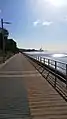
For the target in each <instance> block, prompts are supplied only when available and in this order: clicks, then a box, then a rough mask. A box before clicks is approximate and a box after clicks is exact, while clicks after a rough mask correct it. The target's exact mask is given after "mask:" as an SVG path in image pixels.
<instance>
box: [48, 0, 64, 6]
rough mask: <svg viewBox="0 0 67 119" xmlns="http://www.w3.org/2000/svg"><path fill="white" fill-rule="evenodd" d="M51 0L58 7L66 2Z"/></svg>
mask: <svg viewBox="0 0 67 119" xmlns="http://www.w3.org/2000/svg"><path fill="white" fill-rule="evenodd" d="M49 2H50V4H52V5H53V6H56V7H60V6H62V5H63V4H64V0H49Z"/></svg>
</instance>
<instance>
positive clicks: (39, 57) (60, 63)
mask: <svg viewBox="0 0 67 119" xmlns="http://www.w3.org/2000/svg"><path fill="white" fill-rule="evenodd" d="M29 56H32V57H33V58H35V57H36V58H37V57H38V59H43V60H44V59H45V60H47V62H46V61H45V63H48V60H50V61H53V62H54V63H55V62H57V64H58V63H59V65H64V66H65V68H62V67H61V66H57V68H59V69H61V70H65V75H66V65H67V63H64V62H61V61H58V60H54V59H52V58H49V57H42V56H38V55H37V56H34V55H29ZM49 64H51V65H52V63H49ZM52 66H55V65H54V64H53V65H52ZM57 68H56V69H57ZM54 69H55V68H54ZM60 72H61V71H60Z"/></svg>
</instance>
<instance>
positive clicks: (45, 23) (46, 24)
mask: <svg viewBox="0 0 67 119" xmlns="http://www.w3.org/2000/svg"><path fill="white" fill-rule="evenodd" d="M52 23H53V22H51V21H44V22H42V21H41V20H36V21H35V22H33V25H34V26H37V25H39V24H40V26H50V25H51V24H52Z"/></svg>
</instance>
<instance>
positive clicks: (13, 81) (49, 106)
mask: <svg viewBox="0 0 67 119" xmlns="http://www.w3.org/2000/svg"><path fill="white" fill-rule="evenodd" d="M0 119H67V102H66V101H65V100H64V99H63V98H62V97H61V96H60V95H59V94H58V93H57V92H56V91H55V90H54V89H53V88H52V86H51V85H50V84H49V83H48V82H47V81H46V80H45V79H44V78H43V77H42V76H41V74H39V72H38V71H37V70H36V69H35V68H34V66H33V65H32V64H31V63H30V62H29V59H27V58H26V57H25V56H23V55H22V54H17V55H15V56H14V57H13V58H11V60H9V62H7V63H6V64H5V65H3V67H1V68H0Z"/></svg>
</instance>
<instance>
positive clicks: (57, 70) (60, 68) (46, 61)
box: [29, 55, 67, 89]
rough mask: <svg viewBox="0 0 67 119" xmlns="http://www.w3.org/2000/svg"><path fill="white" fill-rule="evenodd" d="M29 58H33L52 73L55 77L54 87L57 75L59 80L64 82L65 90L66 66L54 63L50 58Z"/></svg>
mask: <svg viewBox="0 0 67 119" xmlns="http://www.w3.org/2000/svg"><path fill="white" fill-rule="evenodd" d="M29 57H31V58H33V59H34V60H36V61H38V62H39V63H42V65H45V66H48V68H51V70H53V71H54V75H55V87H56V77H57V76H58V75H59V77H60V78H62V80H63V81H64V82H65V85H66V89H67V64H66V63H64V62H61V61H56V60H53V59H51V58H47V57H45V58H44V57H41V56H34V55H29Z"/></svg>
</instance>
